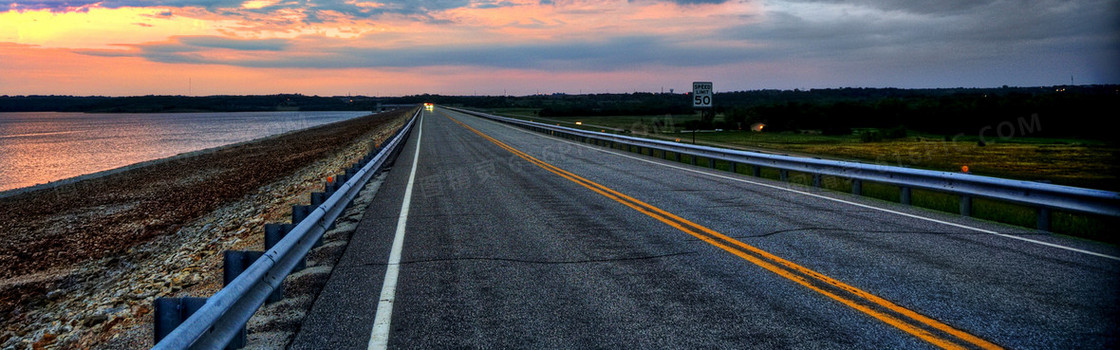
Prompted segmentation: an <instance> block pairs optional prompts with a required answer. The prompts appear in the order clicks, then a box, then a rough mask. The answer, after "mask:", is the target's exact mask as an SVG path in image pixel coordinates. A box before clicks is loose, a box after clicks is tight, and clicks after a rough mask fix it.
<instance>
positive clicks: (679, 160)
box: [673, 151, 681, 163]
mask: <svg viewBox="0 0 1120 350" xmlns="http://www.w3.org/2000/svg"><path fill="white" fill-rule="evenodd" d="M673 153H676V155H677V156H676V157H677V163H680V162H681V152H680V151H677V152H673Z"/></svg>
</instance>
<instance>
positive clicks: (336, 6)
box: [0, 0, 470, 18]
mask: <svg viewBox="0 0 1120 350" xmlns="http://www.w3.org/2000/svg"><path fill="white" fill-rule="evenodd" d="M377 2H378V3H381V4H383V5H384V6H382V7H378V8H369V7H362V6H358V5H356V4H347V3H345V2H342V1H308V0H293V1H281V2H279V3H277V4H275V5H272V6H267V7H264V8H262V9H255V10H244V11H248V12H255V13H270V12H272V11H277V10H282V9H296V10H302V11H306V12H307V13H311V14H315V13H317V12H322V11H332V12H336V13H341V14H344V15H347V16H352V17H356V18H365V17H371V16H376V15H381V14H385V13H400V14H424V13H427V12H429V11H441V10H448V9H454V8H461V7H467V6H469V5H470V1H469V0H388V1H377ZM242 3H244V0H101V1H99V0H74V1H69V0H58V1H55V0H48V1H4V2H0V9H4V8H6V9H7V10H51V11H55V12H65V11H73V10H75V9H83V8H88V7H91V6H93V5H97V6H98V7H102V8H121V7H200V8H205V9H207V10H210V11H214V12H215V13H225V14H234V13H231V12H230V11H233V10H237V11H242V9H240V7H241V4H242Z"/></svg>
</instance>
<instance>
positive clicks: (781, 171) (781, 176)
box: [778, 169, 789, 182]
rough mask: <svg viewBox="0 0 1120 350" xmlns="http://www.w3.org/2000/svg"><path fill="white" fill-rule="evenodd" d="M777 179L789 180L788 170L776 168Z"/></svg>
mask: <svg viewBox="0 0 1120 350" xmlns="http://www.w3.org/2000/svg"><path fill="white" fill-rule="evenodd" d="M778 179H779V180H782V181H783V182H784V181H789V170H786V169H778Z"/></svg>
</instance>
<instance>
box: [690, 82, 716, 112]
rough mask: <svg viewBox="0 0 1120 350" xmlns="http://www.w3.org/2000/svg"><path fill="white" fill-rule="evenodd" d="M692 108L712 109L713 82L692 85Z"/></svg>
mask: <svg viewBox="0 0 1120 350" xmlns="http://www.w3.org/2000/svg"><path fill="white" fill-rule="evenodd" d="M692 108H712V82H710V81H696V82H693V83H692Z"/></svg>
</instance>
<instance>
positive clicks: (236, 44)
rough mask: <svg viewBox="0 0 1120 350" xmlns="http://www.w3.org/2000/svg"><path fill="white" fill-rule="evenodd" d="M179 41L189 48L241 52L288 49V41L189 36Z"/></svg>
mask: <svg viewBox="0 0 1120 350" xmlns="http://www.w3.org/2000/svg"><path fill="white" fill-rule="evenodd" d="M178 40H179V42H180V43H182V44H183V45H185V46H188V47H191V46H193V47H197V48H219V49H232V50H241V51H281V50H284V49H285V48H287V47H288V41H287V40H285V39H229V38H223V37H217V36H187V37H179V38H178Z"/></svg>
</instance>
